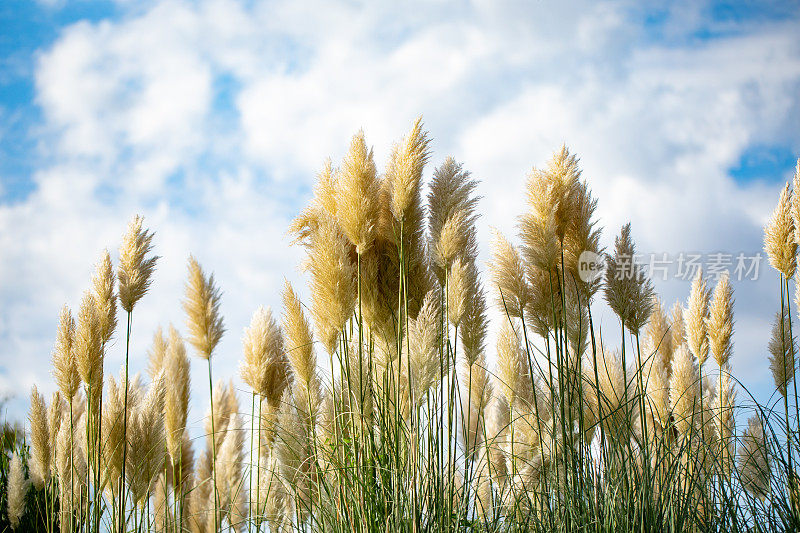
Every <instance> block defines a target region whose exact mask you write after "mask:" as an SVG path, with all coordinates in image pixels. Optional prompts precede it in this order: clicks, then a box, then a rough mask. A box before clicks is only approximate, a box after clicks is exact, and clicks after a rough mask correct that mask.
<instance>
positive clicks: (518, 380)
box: [497, 320, 532, 407]
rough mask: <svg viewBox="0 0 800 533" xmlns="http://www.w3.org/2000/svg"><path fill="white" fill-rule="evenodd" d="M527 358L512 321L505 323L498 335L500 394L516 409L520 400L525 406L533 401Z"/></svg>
mask: <svg viewBox="0 0 800 533" xmlns="http://www.w3.org/2000/svg"><path fill="white" fill-rule="evenodd" d="M525 356H526V353H525V351H524V350H523V348H522V345H521V344H520V340H519V337H518V336H517V333H516V332H515V331H514V326H513V325H512V323H511V321H508V320H506V321H504V322H503V325H502V326H501V327H500V332H499V333H498V335H497V369H498V381H499V382H500V392H501V393H502V394H503V396H504V397H505V401H506V403H507V404H508V405H509V406H510V407H515V406H516V404H517V402H518V401H519V400H522V401H523V404H525V403H528V402H529V401H532V398H531V394H530V392H531V390H532V388H531V375H530V369H529V368H528V362H527V361H526V360H525ZM525 407H530V405H527V406H525Z"/></svg>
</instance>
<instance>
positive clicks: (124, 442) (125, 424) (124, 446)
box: [119, 312, 131, 532]
mask: <svg viewBox="0 0 800 533" xmlns="http://www.w3.org/2000/svg"><path fill="white" fill-rule="evenodd" d="M130 351H131V313H130V312H128V314H127V329H126V333H125V384H124V387H125V392H124V400H123V408H122V475H121V476H120V479H119V531H120V532H124V531H125V522H126V520H125V469H126V464H127V462H128V359H129V356H130Z"/></svg>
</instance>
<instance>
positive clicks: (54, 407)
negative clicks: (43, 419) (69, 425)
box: [47, 391, 69, 473]
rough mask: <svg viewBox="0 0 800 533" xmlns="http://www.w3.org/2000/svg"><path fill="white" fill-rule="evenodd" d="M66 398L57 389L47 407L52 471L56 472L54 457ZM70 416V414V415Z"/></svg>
mask: <svg viewBox="0 0 800 533" xmlns="http://www.w3.org/2000/svg"><path fill="white" fill-rule="evenodd" d="M64 410H65V405H64V400H63V399H62V398H61V393H60V392H59V391H55V392H54V393H53V395H52V396H51V397H50V405H49V407H48V408H47V428H48V430H49V432H50V435H49V437H50V442H49V446H50V472H51V473H55V471H56V465H55V461H53V457H54V456H55V454H56V437H57V436H58V431H59V430H60V429H61V421H62V419H63V418H64ZM68 416H69V415H68Z"/></svg>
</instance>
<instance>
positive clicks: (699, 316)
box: [683, 268, 711, 365]
mask: <svg viewBox="0 0 800 533" xmlns="http://www.w3.org/2000/svg"><path fill="white" fill-rule="evenodd" d="M710 300H711V291H709V289H708V288H707V287H706V281H705V279H703V269H702V268H699V269H697V274H696V275H695V277H694V280H693V281H692V290H691V292H690V293H689V301H688V302H687V303H686V312H685V313H684V314H683V317H684V320H685V322H686V341H687V342H688V345H689V350H690V351H691V352H692V354H693V355H694V356H695V357H696V358H697V361H698V362H699V363H700V364H701V365H702V364H703V363H705V362H706V359H707V358H708V348H709V347H708V323H707V320H706V319H707V318H708V306H709V303H710Z"/></svg>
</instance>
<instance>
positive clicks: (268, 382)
mask: <svg viewBox="0 0 800 533" xmlns="http://www.w3.org/2000/svg"><path fill="white" fill-rule="evenodd" d="M242 348H243V351H244V360H243V361H242V364H241V367H240V373H241V376H242V381H244V382H245V383H246V384H247V385H248V386H250V388H251V389H253V391H254V392H256V393H257V394H258V395H259V396H266V397H267V398H269V399H270V401H271V402H272V403H273V404H277V403H278V401H279V400H280V397H281V395H282V394H283V389H284V387H285V386H286V381H287V376H288V366H289V364H288V360H287V358H286V353H285V348H284V345H283V334H282V332H281V328H280V326H278V322H277V321H276V320H275V318H273V316H272V310H271V309H270V308H269V307H267V308H264V307H259V308H258V309H256V311H255V313H253V318H252V319H251V321H250V327H249V328H245V330H244V335H243V336H242Z"/></svg>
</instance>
